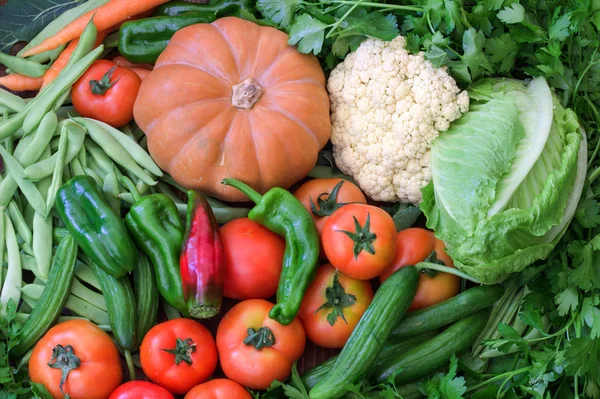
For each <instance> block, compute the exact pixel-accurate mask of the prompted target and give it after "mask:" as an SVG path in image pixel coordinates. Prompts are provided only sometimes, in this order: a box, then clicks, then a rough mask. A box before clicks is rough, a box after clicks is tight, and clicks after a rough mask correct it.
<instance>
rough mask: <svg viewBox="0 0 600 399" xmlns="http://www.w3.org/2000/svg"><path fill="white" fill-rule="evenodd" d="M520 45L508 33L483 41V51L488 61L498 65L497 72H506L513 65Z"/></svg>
mask: <svg viewBox="0 0 600 399" xmlns="http://www.w3.org/2000/svg"><path fill="white" fill-rule="evenodd" d="M520 48H521V46H520V45H519V44H518V43H517V42H515V41H514V39H513V38H512V36H511V35H510V33H503V34H502V35H500V36H496V37H492V38H489V39H487V40H486V42H485V53H486V54H487V55H488V56H489V57H490V61H491V62H493V63H494V64H500V65H499V66H498V71H499V72H508V71H510V70H511V69H512V68H513V67H514V65H515V60H516V58H517V54H518V53H519V50H520Z"/></svg>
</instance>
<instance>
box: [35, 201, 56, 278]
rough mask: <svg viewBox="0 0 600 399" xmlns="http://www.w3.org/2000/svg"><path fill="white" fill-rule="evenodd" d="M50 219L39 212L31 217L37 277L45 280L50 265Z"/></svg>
mask: <svg viewBox="0 0 600 399" xmlns="http://www.w3.org/2000/svg"><path fill="white" fill-rule="evenodd" d="M52 228H53V226H52V217H49V216H48V217H46V216H44V215H42V214H41V213H39V212H36V213H35V214H34V215H33V245H32V250H33V256H34V258H35V263H36V264H37V269H38V273H37V274H36V275H38V276H39V277H40V278H42V279H44V280H46V279H47V278H48V272H49V271H50V265H51V264H52Z"/></svg>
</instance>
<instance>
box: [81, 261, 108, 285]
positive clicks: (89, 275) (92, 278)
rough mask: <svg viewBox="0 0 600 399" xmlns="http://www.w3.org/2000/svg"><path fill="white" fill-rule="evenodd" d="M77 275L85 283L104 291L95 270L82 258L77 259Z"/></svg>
mask: <svg viewBox="0 0 600 399" xmlns="http://www.w3.org/2000/svg"><path fill="white" fill-rule="evenodd" d="M75 276H76V277H77V278H78V279H79V280H81V281H83V282H84V283H86V284H89V285H91V286H92V287H94V288H95V289H97V290H98V291H102V288H101V287H100V283H99V282H98V279H97V278H96V275H95V274H94V271H93V270H92V269H91V268H90V267H89V266H88V265H86V264H85V263H83V262H81V261H80V260H77V264H76V266H75Z"/></svg>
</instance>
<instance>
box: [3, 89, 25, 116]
mask: <svg viewBox="0 0 600 399" xmlns="http://www.w3.org/2000/svg"><path fill="white" fill-rule="evenodd" d="M0 104H2V105H3V106H5V107H7V108H8V109H11V110H13V111H14V112H21V111H22V110H23V109H24V108H25V106H26V105H27V103H26V102H25V100H23V99H22V98H21V97H19V96H17V95H15V94H12V93H11V92H9V91H6V90H4V89H0Z"/></svg>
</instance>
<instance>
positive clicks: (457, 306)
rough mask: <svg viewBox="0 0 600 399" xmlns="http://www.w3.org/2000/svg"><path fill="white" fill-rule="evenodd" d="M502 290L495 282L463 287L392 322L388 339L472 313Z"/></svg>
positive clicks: (398, 338) (499, 294) (445, 323)
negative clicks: (441, 299) (449, 295)
mask: <svg viewBox="0 0 600 399" xmlns="http://www.w3.org/2000/svg"><path fill="white" fill-rule="evenodd" d="M503 294H504V287H503V286H501V285H499V284H497V285H481V286H478V287H473V288H471V289H468V290H466V291H463V292H462V293H460V294H458V295H457V296H455V297H453V298H450V299H448V300H445V301H443V302H440V303H438V304H437V305H433V306H430V307H428V308H425V309H422V310H418V311H416V312H412V313H409V314H407V315H406V316H404V318H403V319H402V320H401V321H400V322H399V323H398V324H396V327H394V330H393V331H392V334H391V335H390V341H394V342H396V341H399V340H403V339H404V338H406V337H408V336H411V335H415V334H421V333H423V332H425V331H430V330H435V329H438V328H441V327H444V326H446V325H448V324H450V323H454V322H455V321H457V320H460V319H463V318H465V317H467V316H469V315H472V314H473V313H476V312H478V311H480V310H483V309H487V308H489V307H490V306H492V305H493V304H494V303H496V302H497V301H498V300H499V299H500V298H501V297H502V295H503Z"/></svg>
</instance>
